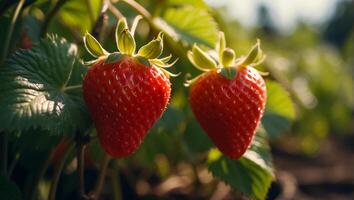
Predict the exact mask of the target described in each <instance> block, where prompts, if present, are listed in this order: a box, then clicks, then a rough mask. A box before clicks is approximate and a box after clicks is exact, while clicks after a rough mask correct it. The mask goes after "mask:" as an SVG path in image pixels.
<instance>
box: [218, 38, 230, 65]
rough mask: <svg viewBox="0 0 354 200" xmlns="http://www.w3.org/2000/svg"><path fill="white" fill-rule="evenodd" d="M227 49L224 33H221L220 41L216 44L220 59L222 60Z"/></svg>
mask: <svg viewBox="0 0 354 200" xmlns="http://www.w3.org/2000/svg"><path fill="white" fill-rule="evenodd" d="M225 47H226V40H225V34H224V32H221V31H220V32H219V41H218V43H217V44H216V50H217V52H218V53H219V59H221V58H222V55H223V52H224V49H225ZM227 66H228V65H227Z"/></svg>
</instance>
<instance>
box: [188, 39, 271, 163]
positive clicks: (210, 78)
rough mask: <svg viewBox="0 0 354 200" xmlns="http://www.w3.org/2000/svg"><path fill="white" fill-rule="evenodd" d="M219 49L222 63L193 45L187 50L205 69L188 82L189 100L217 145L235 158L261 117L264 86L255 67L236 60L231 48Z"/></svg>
mask: <svg viewBox="0 0 354 200" xmlns="http://www.w3.org/2000/svg"><path fill="white" fill-rule="evenodd" d="M257 49H258V48H257ZM222 51H223V52H224V53H223V52H220V53H221V54H220V60H221V61H220V65H221V66H220V65H219V66H217V65H216V63H215V61H213V60H212V59H211V58H210V57H208V55H207V54H205V53H204V52H203V51H202V50H201V49H199V48H198V47H196V46H195V47H194V48H193V51H191V52H190V53H189V55H188V56H189V58H190V60H191V61H192V63H193V64H194V65H198V68H200V69H203V68H204V69H206V70H205V71H206V72H205V73H204V74H202V75H201V76H199V77H198V78H197V79H196V80H194V81H193V83H192V84H191V89H190V99H189V101H190V105H191V107H192V111H193V113H194V115H195V117H196V119H197V121H198V122H199V123H200V125H201V127H202V128H203V129H204V130H205V132H206V133H207V134H208V135H209V137H210V138H211V139H212V141H213V142H214V144H215V145H216V146H217V147H218V149H219V150H220V151H221V152H223V153H224V154H225V155H226V156H228V157H230V158H232V159H238V158H240V157H241V156H242V155H243V154H244V153H245V151H246V150H247V148H248V146H249V145H250V143H251V140H252V138H253V136H254V134H255V132H256V128H257V126H258V124H259V122H260V119H261V117H262V114H263V110H264V107H265V100H266V88H265V82H264V80H263V78H262V77H261V75H260V74H259V73H258V71H257V70H255V69H254V68H252V67H250V66H247V65H245V64H248V63H246V62H242V63H241V64H235V63H234V53H233V51H230V49H226V50H225V49H223V50H222ZM225 51H228V52H226V53H225ZM253 51H255V50H253ZM230 52H231V53H230ZM253 53H254V52H253ZM196 56H198V57H196ZM228 56H229V57H228ZM257 57H258V56H257ZM228 58H230V59H228ZM247 58H248V59H249V56H248V57H247ZM247 58H246V59H244V61H246V60H247ZM254 59H256V58H254ZM254 59H252V62H253V61H254ZM257 59H260V58H259V57H258V58H257ZM225 63H226V64H230V65H232V66H231V67H227V65H226V66H225ZM203 65H204V66H206V67H204V66H203ZM213 67H214V68H215V69H212V68H213Z"/></svg>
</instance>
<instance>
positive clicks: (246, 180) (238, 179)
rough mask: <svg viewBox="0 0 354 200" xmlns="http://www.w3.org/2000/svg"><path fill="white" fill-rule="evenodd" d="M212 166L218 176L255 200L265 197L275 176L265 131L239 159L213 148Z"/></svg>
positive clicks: (210, 167) (260, 133) (210, 155)
mask: <svg viewBox="0 0 354 200" xmlns="http://www.w3.org/2000/svg"><path fill="white" fill-rule="evenodd" d="M208 165H209V170H210V171H211V172H212V174H213V175H214V176H216V177H218V178H220V179H221V180H222V181H224V182H226V183H227V184H229V185H230V186H231V187H233V188H235V189H236V190H238V191H240V192H242V193H244V194H245V195H247V196H249V197H251V198H252V199H260V200H261V199H265V198H266V195H267V192H268V189H269V187H270V184H271V182H272V180H273V177H274V174H273V164H272V159H271V153H270V149H269V146H268V144H267V142H266V138H265V133H264V132H263V131H262V130H260V131H259V132H258V133H257V134H256V136H255V138H254V139H253V141H252V144H251V147H250V148H249V149H248V150H247V151H246V153H245V154H244V155H243V157H241V158H240V159H239V160H231V159H229V158H227V157H226V156H223V155H222V154H221V153H220V152H219V151H218V150H217V149H213V150H211V151H210V153H209V155H208Z"/></svg>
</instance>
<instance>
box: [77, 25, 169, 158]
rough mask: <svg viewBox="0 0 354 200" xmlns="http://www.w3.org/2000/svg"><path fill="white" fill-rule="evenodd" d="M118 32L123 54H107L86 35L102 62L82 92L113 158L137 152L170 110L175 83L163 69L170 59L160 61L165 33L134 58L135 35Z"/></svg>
mask: <svg viewBox="0 0 354 200" xmlns="http://www.w3.org/2000/svg"><path fill="white" fill-rule="evenodd" d="M121 26H125V24H123V25H122V24H119V25H118V27H121ZM118 29H119V28H118ZM118 29H117V37H118V39H117V41H118V48H119V50H120V53H117V52H116V53H112V54H108V53H107V52H106V51H105V50H103V49H102V47H101V46H100V45H99V43H98V42H97V41H96V40H95V39H94V38H93V37H92V36H91V35H89V34H87V35H86V36H85V43H86V46H87V48H88V50H89V52H90V53H92V54H93V55H95V56H97V57H98V56H100V58H99V59H98V60H97V61H96V62H95V63H94V64H93V65H92V66H91V68H90V69H89V70H88V72H87V74H86V76H85V78H84V82H83V93H84V99H85V102H86V104H87V107H88V109H89V111H90V113H91V116H92V119H93V121H94V124H95V126H96V130H97V134H98V138H99V140H100V143H101V145H102V147H103V148H104V149H105V151H106V152H107V153H108V154H110V155H111V156H113V157H124V156H128V155H130V154H132V153H133V152H135V151H136V150H137V148H138V147H139V146H140V144H141V143H142V141H143V138H144V136H145V135H146V133H147V132H148V130H149V129H150V128H151V127H152V126H153V124H154V123H155V122H156V121H157V120H158V119H159V118H160V117H161V115H162V113H163V111H164V110H165V108H166V106H167V103H168V100H169V97H170V92H171V87H170V81H169V79H168V77H167V76H168V75H165V73H164V72H166V71H164V70H163V69H161V68H160V67H159V66H161V64H165V63H166V62H167V61H168V58H170V57H168V58H164V59H157V58H156V57H157V56H159V55H160V54H161V51H162V36H161V35H159V37H158V38H157V39H155V40H153V41H152V42H150V43H149V44H147V45H145V46H144V47H142V48H141V49H140V50H139V52H138V54H137V55H135V54H134V51H135V41H134V39H133V38H132V34H131V33H130V32H129V30H128V29H122V30H118ZM156 51H157V52H156ZM97 54H99V55H97ZM143 63H144V64H143ZM156 63H157V64H156ZM149 65H151V66H149Z"/></svg>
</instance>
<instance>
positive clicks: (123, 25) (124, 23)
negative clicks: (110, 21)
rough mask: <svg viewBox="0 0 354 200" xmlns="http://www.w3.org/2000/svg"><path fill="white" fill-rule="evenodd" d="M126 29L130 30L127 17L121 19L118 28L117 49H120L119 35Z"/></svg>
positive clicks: (116, 34) (116, 32)
mask: <svg viewBox="0 0 354 200" xmlns="http://www.w3.org/2000/svg"><path fill="white" fill-rule="evenodd" d="M124 29H128V24H127V19H126V18H125V17H123V18H121V19H119V21H118V23H117V26H116V31H115V37H116V44H117V48H118V40H119V34H121V33H122V32H123V30H124ZM118 49H119V48H118Z"/></svg>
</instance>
